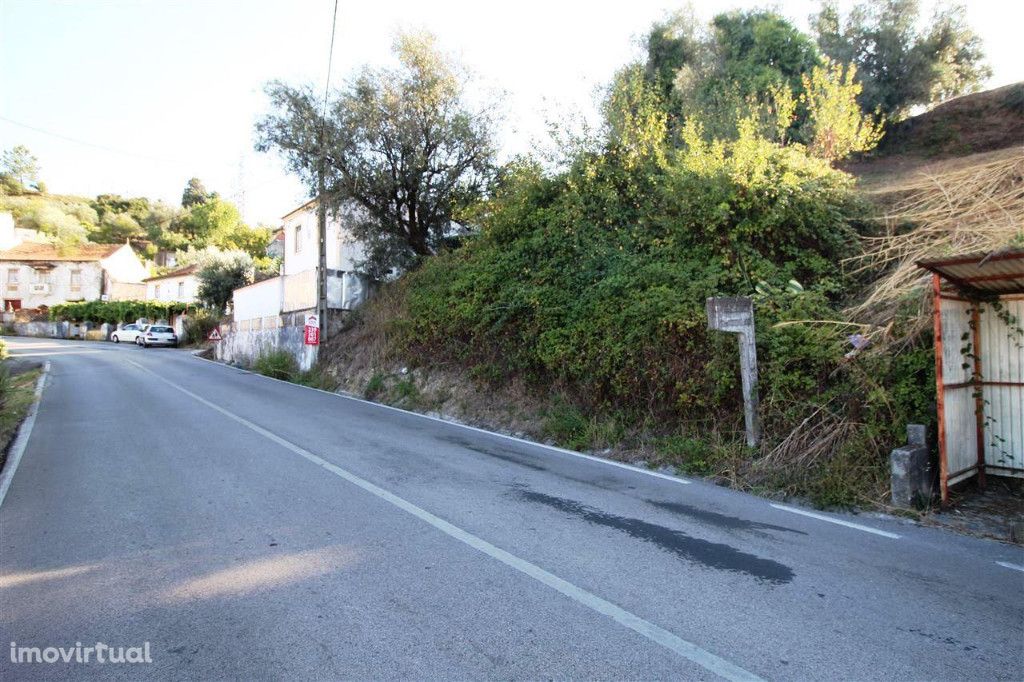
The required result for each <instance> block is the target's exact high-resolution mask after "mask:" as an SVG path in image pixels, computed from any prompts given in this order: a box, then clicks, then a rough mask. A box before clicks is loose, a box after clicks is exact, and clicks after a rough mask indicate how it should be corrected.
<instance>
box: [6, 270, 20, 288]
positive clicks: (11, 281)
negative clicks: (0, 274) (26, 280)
mask: <svg viewBox="0 0 1024 682" xmlns="http://www.w3.org/2000/svg"><path fill="white" fill-rule="evenodd" d="M7 289H8V291H17V290H18V269H17V268H11V269H10V270H8V271H7Z"/></svg>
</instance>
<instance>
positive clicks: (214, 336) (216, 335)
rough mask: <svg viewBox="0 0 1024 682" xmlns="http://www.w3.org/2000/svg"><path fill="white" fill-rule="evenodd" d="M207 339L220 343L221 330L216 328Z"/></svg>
mask: <svg viewBox="0 0 1024 682" xmlns="http://www.w3.org/2000/svg"><path fill="white" fill-rule="evenodd" d="M206 338H208V339H210V341H220V330H219V329H217V328H216V327H214V328H213V329H212V330H210V335H209V336H207V337H206Z"/></svg>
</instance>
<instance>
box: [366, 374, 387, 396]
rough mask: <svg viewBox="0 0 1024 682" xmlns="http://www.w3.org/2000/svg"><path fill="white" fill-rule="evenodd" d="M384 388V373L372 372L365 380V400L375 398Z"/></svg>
mask: <svg viewBox="0 0 1024 682" xmlns="http://www.w3.org/2000/svg"><path fill="white" fill-rule="evenodd" d="M384 388H385V383H384V375H383V374H380V373H377V374H374V375H373V376H372V377H370V380H369V381H367V382H366V388H364V389H363V397H364V398H366V399H367V400H375V399H376V398H377V396H379V395H380V394H381V393H383V392H384Z"/></svg>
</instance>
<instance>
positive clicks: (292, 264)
mask: <svg viewBox="0 0 1024 682" xmlns="http://www.w3.org/2000/svg"><path fill="white" fill-rule="evenodd" d="M343 222H344V220H343V219H340V218H338V217H332V216H330V215H328V219H327V269H328V270H342V271H344V272H352V271H354V270H355V268H356V263H358V262H359V261H361V260H362V259H363V258H364V257H365V256H364V250H363V247H362V244H361V243H360V242H358V241H356V239H355V238H354V237H353V236H352V233H351V231H350V230H349V229H348V228H347V227H345V226H344V225H343ZM300 227H301V231H300V230H299V228H300ZM296 245H298V246H299V249H298V250H297V251H296ZM317 265H318V257H317V211H316V206H315V205H313V206H309V207H308V208H304V209H302V210H301V211H297V212H295V213H292V214H291V215H289V216H288V217H286V218H285V219H284V274H286V275H294V274H296V273H299V272H305V271H306V270H314V269H315V268H316V267H317Z"/></svg>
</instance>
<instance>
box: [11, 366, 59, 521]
mask: <svg viewBox="0 0 1024 682" xmlns="http://www.w3.org/2000/svg"><path fill="white" fill-rule="evenodd" d="M49 373H50V363H49V361H47V362H45V363H44V364H43V373H42V374H40V375H39V379H38V380H37V381H36V393H35V399H34V400H33V401H32V406H31V407H30V408H28V414H27V415H25V421H23V422H21V426H20V427H18V435H17V437H16V438H15V439H14V443H13V444H12V445H11V449H10V450H8V451H7V463H6V466H4V470H3V473H0V507H2V506H3V504H4V499H5V498H6V497H7V491H8V489H10V487H11V481H12V480H14V472H15V471H17V470H18V464H20V463H21V456H22V455H23V454H24V453H25V446H27V445H28V439H29V437H30V436H31V435H32V427H33V426H35V424H36V413H38V412H39V401H40V399H41V398H42V396H43V384H44V383H45V382H46V376H47V375H48V374H49Z"/></svg>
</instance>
